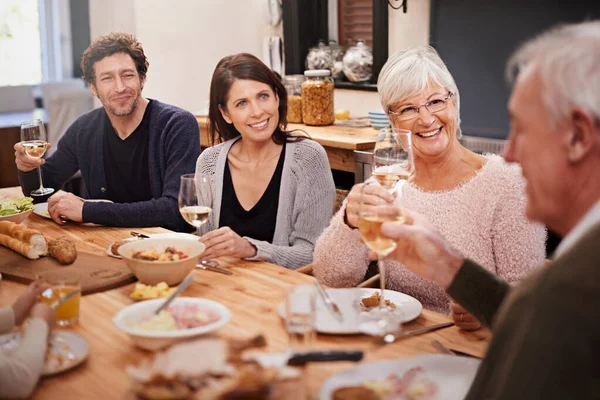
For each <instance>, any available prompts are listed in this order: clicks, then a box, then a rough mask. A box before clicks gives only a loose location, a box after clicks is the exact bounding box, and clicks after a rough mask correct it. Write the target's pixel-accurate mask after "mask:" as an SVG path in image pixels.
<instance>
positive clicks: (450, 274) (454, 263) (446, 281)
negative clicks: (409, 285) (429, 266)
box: [433, 249, 465, 290]
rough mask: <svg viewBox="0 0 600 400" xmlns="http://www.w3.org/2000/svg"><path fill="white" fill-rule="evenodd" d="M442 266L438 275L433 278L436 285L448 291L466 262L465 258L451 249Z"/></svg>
mask: <svg viewBox="0 0 600 400" xmlns="http://www.w3.org/2000/svg"><path fill="white" fill-rule="evenodd" d="M441 262H442V264H443V265H442V266H441V267H440V268H439V269H438V273H436V275H435V276H434V277H433V278H434V280H435V281H436V283H437V284H438V285H439V286H441V287H442V288H443V289H444V290H448V288H449V287H450V285H451V284H452V281H454V277H455V276H456V274H457V273H458V271H459V270H460V268H461V267H462V265H463V264H464V262H465V258H464V257H463V256H462V255H461V254H460V253H458V252H457V251H455V250H453V249H449V250H448V253H447V254H446V257H443V259H442V260H441Z"/></svg>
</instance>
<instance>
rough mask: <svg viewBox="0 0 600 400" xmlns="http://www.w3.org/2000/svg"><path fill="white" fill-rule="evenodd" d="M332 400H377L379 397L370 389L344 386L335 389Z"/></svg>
mask: <svg viewBox="0 0 600 400" xmlns="http://www.w3.org/2000/svg"><path fill="white" fill-rule="evenodd" d="M331 398H332V400H379V399H380V397H379V395H377V393H376V392H374V391H373V390H372V389H369V388H367V387H364V386H346V387H342V388H339V389H336V390H335V391H334V392H333V394H332V395H331Z"/></svg>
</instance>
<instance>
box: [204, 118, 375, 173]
mask: <svg viewBox="0 0 600 400" xmlns="http://www.w3.org/2000/svg"><path fill="white" fill-rule="evenodd" d="M196 119H197V120H198V125H199V127H200V146H201V147H209V146H210V145H211V140H210V135H209V132H208V118H207V117H205V116H201V115H196ZM288 130H290V131H293V130H298V131H303V132H305V133H307V134H308V135H309V136H310V138H311V139H313V140H314V141H316V142H317V143H319V144H320V145H321V146H323V147H324V148H325V151H326V152H327V158H328V159H329V165H330V166H331V169H335V170H339V171H346V172H352V173H354V172H355V162H354V151H355V150H361V151H370V150H373V149H374V148H375V140H376V139H377V133H378V132H379V131H378V130H376V129H373V128H371V127H370V126H369V127H363V128H355V127H349V126H342V125H329V126H308V125H304V124H288Z"/></svg>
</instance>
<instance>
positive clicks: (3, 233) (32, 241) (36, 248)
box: [0, 221, 48, 260]
mask: <svg viewBox="0 0 600 400" xmlns="http://www.w3.org/2000/svg"><path fill="white" fill-rule="evenodd" d="M0 245H2V246H5V247H8V248H9V249H11V250H14V251H16V252H17V253H19V254H21V255H23V256H25V257H27V258H29V259H32V260H35V259H38V258H40V256H44V255H46V254H47V253H48V243H47V242H46V238H45V237H44V235H42V232H40V231H38V230H36V229H29V228H27V227H26V226H23V225H19V224H15V223H14V222H10V221H0Z"/></svg>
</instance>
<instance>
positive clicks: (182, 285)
mask: <svg viewBox="0 0 600 400" xmlns="http://www.w3.org/2000/svg"><path fill="white" fill-rule="evenodd" d="M193 281H194V277H193V276H192V275H188V276H187V277H186V278H185V279H184V280H183V281H182V282H181V283H180V284H179V285H177V289H175V291H174V292H173V293H172V294H171V295H170V296H169V297H167V299H166V300H165V301H164V303H162V304H161V305H160V307H158V308H157V309H156V311H154V315H157V314H158V313H159V312H161V311H162V310H164V309H165V308H167V306H168V305H169V304H171V302H172V301H173V299H174V298H175V297H177V295H178V294H179V293H181V292H183V290H184V289H185V288H186V287H188V286H189V284H190V283H192V282H193Z"/></svg>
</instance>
